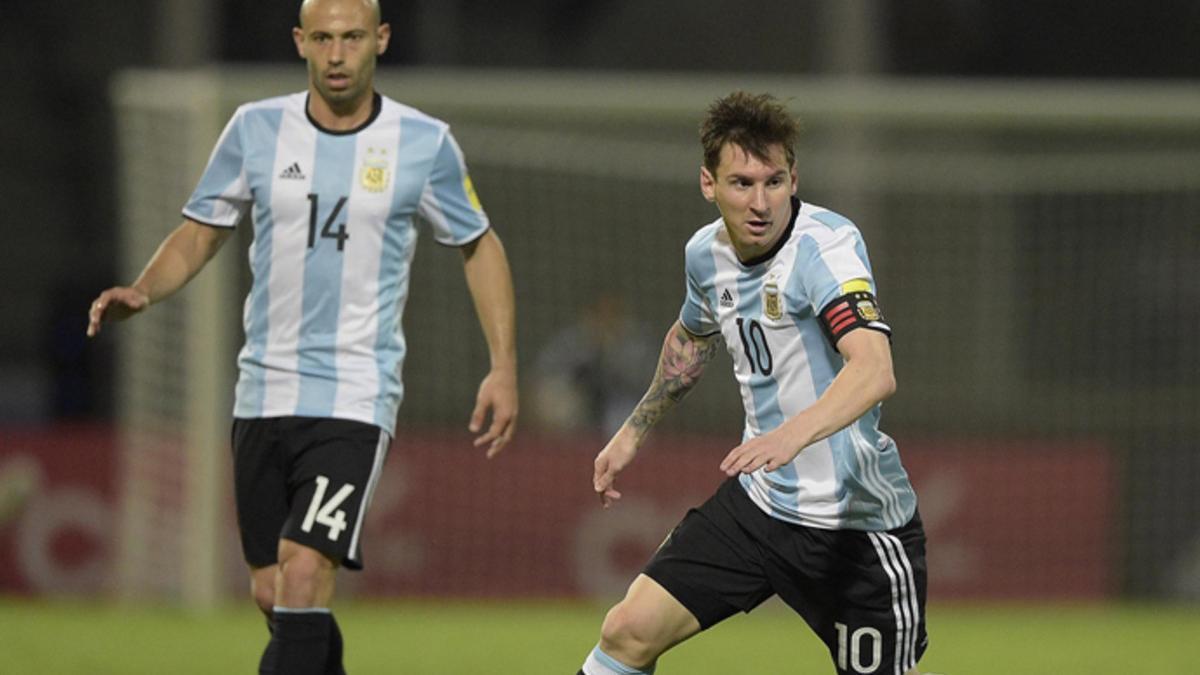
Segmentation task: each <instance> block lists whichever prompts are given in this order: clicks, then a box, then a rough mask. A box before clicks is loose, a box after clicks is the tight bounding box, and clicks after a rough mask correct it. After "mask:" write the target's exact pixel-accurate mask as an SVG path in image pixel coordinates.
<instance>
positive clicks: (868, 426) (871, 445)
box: [789, 211, 912, 530]
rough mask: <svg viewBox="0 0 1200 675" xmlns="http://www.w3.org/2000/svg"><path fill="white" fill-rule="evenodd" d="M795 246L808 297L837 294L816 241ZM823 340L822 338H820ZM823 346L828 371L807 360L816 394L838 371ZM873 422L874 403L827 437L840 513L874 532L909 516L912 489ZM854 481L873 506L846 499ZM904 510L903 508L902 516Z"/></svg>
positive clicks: (858, 245)
mask: <svg viewBox="0 0 1200 675" xmlns="http://www.w3.org/2000/svg"><path fill="white" fill-rule="evenodd" d="M813 219H814V220H817V221H819V222H821V223H823V224H825V225H828V226H829V227H830V228H834V227H842V226H845V225H851V226H852V223H850V221H848V220H846V219H845V218H843V217H842V216H839V215H838V214H836V213H833V212H832V211H824V212H820V213H817V214H814V216H813ZM800 246H801V248H802V249H803V250H805V251H806V253H805V255H804V257H803V259H805V260H807V261H808V265H809V269H808V275H807V278H808V280H809V282H810V283H813V284H814V285H815V288H810V289H807V291H808V293H807V297H809V298H810V299H812V300H815V301H816V302H818V303H827V302H829V301H831V300H832V299H833V298H835V297H837V294H838V293H839V292H840V286H839V285H838V282H837V280H836V279H835V277H834V276H833V273H832V272H831V271H830V270H829V268H828V266H827V265H826V264H825V261H824V259H823V258H822V257H821V255H820V251H819V247H818V244H817V242H816V241H815V240H814V239H813V238H812V237H802V238H801V241H800ZM855 253H856V254H857V256H858V258H859V260H860V261H861V262H862V264H863V266H864V267H865V268H866V269H868V270H869V269H870V264H869V263H868V261H867V258H866V251H865V248H864V246H863V243H862V237H857V236H856V237H855ZM797 267H799V266H797ZM793 276H795V275H793ZM799 282H800V280H793V281H790V282H789V283H799ZM814 296H815V297H814ZM820 310H821V307H815V311H820ZM805 335H806V336H808V337H809V340H807V341H806V342H805V346H806V347H808V346H809V343H810V342H812V341H815V339H816V335H818V334H817V333H812V334H810V333H807V332H806V333H805ZM822 342H825V341H824V340H822ZM823 348H824V349H828V350H829V351H828V352H827V353H828V355H829V358H828V360H827V361H825V362H824V363H825V364H826V366H827V368H830V370H829V371H828V372H826V373H824V374H818V373H817V369H818V367H819V365H820V363H821V362H820V361H819V360H818V359H810V361H809V363H810V367H811V368H812V369H813V377H814V384H816V385H817V387H816V389H815V392H816V394H817V395H818V396H820V395H822V394H824V393H825V390H826V389H827V388H828V387H829V384H830V383H831V382H832V381H833V377H835V376H836V375H837V373H838V372H839V371H840V370H841V363H842V360H841V355H840V354H839V353H837V351H836V350H834V349H833V348H832V347H829V346H828V343H827V342H825V345H824V346H823ZM809 353H810V354H815V353H816V352H812V351H810V352H809ZM822 378H828V379H824V381H823V383H822ZM878 420H879V406H878V405H876V406H875V407H874V408H873V409H871V410H869V411H867V413H866V414H864V415H863V417H861V418H860V419H859V420H857V421H856V422H855V423H854V424H852V425H850V426H849V427H847V428H846V429H843V430H841V431H838V432H837V433H834V434H833V435H832V436H830V437H829V438H828V439H827V442H828V443H829V447H830V449H831V451H832V453H833V462H834V467H835V471H836V472H837V484H838V486H839V489H838V494H837V497H838V500H839V502H840V505H839V510H840V517H841V518H842V520H843V521H844V522H846V523H847V524H848V525H850V526H851V527H855V528H860V529H872V530H876V529H891V528H894V527H899V526H901V525H903V524H904V523H905V522H907V520H908V518H909V517H911V515H912V512H911V508H906V507H905V504H904V501H905V497H906V496H907V498H908V501H909V502H911V492H910V491H909V490H908V488H907V482H906V479H905V478H904V476H905V474H904V470H903V468H902V467H901V466H900V461H899V455H898V453H896V452H894V446H893V447H892V450H893V452H892V453H891V454H890V457H886V456H883V455H881V453H880V452H879V449H878V448H877V447H876V443H877V442H878V441H879V439H880V438H881V434H880V433H879V431H878V429H877V427H876V423H877V422H878ZM881 462H886V466H881ZM888 475H890V476H895V477H896V480H895V482H889V481H888V480H887V479H886V478H885V477H884V476H888ZM854 484H858V485H860V486H862V488H863V491H864V492H866V493H867V494H869V495H870V496H871V497H872V498H874V499H875V500H877V501H878V503H879V504H880V508H879V509H875V508H872V506H871V505H866V504H856V503H851V502H850V501H849V497H848V493H849V487H850V486H851V485H854ZM860 499H861V498H860ZM905 511H907V515H906V513H905Z"/></svg>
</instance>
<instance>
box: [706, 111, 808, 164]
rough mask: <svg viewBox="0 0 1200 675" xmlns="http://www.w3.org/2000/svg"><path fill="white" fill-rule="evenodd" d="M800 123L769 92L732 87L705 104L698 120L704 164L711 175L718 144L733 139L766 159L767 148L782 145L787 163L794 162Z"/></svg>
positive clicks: (738, 144)
mask: <svg viewBox="0 0 1200 675" xmlns="http://www.w3.org/2000/svg"><path fill="white" fill-rule="evenodd" d="M799 134H800V123H799V122H797V121H796V119H795V118H794V117H792V115H791V114H790V113H788V111H787V109H786V108H784V107H783V104H782V103H780V102H779V101H778V100H777V99H776V98H775V97H774V96H772V95H770V94H750V93H747V92H744V91H735V92H733V93H732V94H730V95H728V96H726V97H724V98H720V99H717V100H716V101H714V102H713V104H712V105H710V106H708V116H707V117H705V118H704V121H703V122H701V123H700V144H701V145H702V146H703V147H704V167H705V168H706V169H708V170H709V171H710V172H712V173H713V174H714V175H715V174H716V172H717V166H718V165H719V164H720V163H721V148H723V147H725V144H726V143H732V144H734V145H736V146H738V147H739V148H742V149H743V150H745V151H746V152H748V153H750V154H751V155H753V156H754V157H757V158H758V159H760V160H764V161H765V160H768V159H770V158H769V157H768V152H769V148H770V147H771V146H772V145H777V144H778V145H782V146H783V150H784V152H785V153H786V154H787V162H788V167H789V168H790V167H791V166H792V165H793V164H795V162H796V150H795V148H794V146H795V144H796V137H797V136H798V135H799Z"/></svg>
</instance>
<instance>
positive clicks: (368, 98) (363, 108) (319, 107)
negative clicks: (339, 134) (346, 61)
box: [308, 86, 375, 131]
mask: <svg viewBox="0 0 1200 675" xmlns="http://www.w3.org/2000/svg"><path fill="white" fill-rule="evenodd" d="M374 98H375V90H374V89H368V90H367V91H366V92H365V93H364V94H362V95H361V96H359V97H358V98H355V99H353V100H350V101H344V102H339V103H330V102H329V101H327V100H325V99H324V98H322V96H321V94H320V92H318V91H317V90H316V88H315V87H311V86H310V87H309V88H308V114H309V116H311V117H312V118H313V120H314V121H315V122H316V123H317V124H319V125H321V126H322V127H324V128H326V129H329V130H331V131H347V130H349V129H355V128H358V127H360V126H362V125H363V124H364V123H365V122H366V121H367V120H368V119H370V117H371V112H372V107H373V104H374Z"/></svg>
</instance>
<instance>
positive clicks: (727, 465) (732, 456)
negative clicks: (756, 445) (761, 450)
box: [721, 445, 745, 476]
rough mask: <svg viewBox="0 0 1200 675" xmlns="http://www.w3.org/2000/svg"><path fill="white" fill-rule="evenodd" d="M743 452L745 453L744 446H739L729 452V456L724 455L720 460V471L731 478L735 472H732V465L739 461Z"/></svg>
mask: <svg viewBox="0 0 1200 675" xmlns="http://www.w3.org/2000/svg"><path fill="white" fill-rule="evenodd" d="M744 451H745V446H741V445H739V446H738V447H736V448H734V449H733V450H730V451H729V454H728V455H725V459H723V460H721V471H724V472H725V473H727V474H729V475H730V476H732V475H733V474H734V473H736V472H735V471H732V469H733V465H734V464H737V463H738V461H740V460H741V458H742V453H743V452H744Z"/></svg>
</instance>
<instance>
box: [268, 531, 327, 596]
mask: <svg viewBox="0 0 1200 675" xmlns="http://www.w3.org/2000/svg"><path fill="white" fill-rule="evenodd" d="M334 569H335V567H334V564H333V561H331V560H330V559H328V558H326V557H325V556H324V555H323V554H322V553H320V552H319V551H317V550H315V549H311V548H308V547H307V546H300V545H292V546H286V547H284V546H281V547H280V556H279V574H280V581H281V587H282V592H283V594H284V595H285V596H286V599H287V601H289V602H293V603H294V602H296V601H297V600H298V599H300V600H303V601H305V602H312V601H319V600H320V599H321V598H320V596H322V595H323V592H322V589H324V588H325V587H326V586H328V585H329V584H331V583H332V578H333V573H334ZM277 601H278V599H277ZM289 606H290V605H289Z"/></svg>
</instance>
